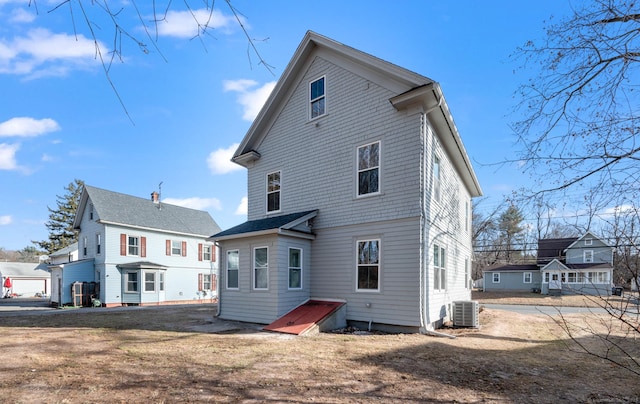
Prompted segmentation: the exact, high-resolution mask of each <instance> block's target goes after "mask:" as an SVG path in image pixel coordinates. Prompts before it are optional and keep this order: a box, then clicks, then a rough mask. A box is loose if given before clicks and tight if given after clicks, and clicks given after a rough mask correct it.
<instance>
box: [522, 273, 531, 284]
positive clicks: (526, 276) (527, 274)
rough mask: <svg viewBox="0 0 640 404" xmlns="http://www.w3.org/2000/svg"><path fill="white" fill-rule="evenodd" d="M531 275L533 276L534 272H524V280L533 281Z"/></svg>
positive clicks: (526, 281)
mask: <svg viewBox="0 0 640 404" xmlns="http://www.w3.org/2000/svg"><path fill="white" fill-rule="evenodd" d="M531 277H532V273H531V272H525V273H523V274H522V281H523V282H524V283H531Z"/></svg>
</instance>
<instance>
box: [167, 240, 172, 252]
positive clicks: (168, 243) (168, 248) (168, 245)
mask: <svg viewBox="0 0 640 404" xmlns="http://www.w3.org/2000/svg"><path fill="white" fill-rule="evenodd" d="M167 255H171V240H167Z"/></svg>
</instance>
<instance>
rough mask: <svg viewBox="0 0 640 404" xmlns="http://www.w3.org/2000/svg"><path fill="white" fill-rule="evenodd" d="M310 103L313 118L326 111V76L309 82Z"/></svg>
mask: <svg viewBox="0 0 640 404" xmlns="http://www.w3.org/2000/svg"><path fill="white" fill-rule="evenodd" d="M309 103H310V109H311V111H310V115H311V119H313V118H317V117H319V116H322V115H324V114H325V112H326V108H325V107H326V105H325V79H324V77H321V78H319V79H318V80H315V81H312V82H311V83H310V84H309Z"/></svg>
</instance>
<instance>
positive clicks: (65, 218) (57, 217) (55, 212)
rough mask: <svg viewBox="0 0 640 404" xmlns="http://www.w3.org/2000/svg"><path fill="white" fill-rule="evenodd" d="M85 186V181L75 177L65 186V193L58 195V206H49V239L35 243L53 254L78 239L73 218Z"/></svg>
mask: <svg viewBox="0 0 640 404" xmlns="http://www.w3.org/2000/svg"><path fill="white" fill-rule="evenodd" d="M83 188H84V181H81V180H78V179H75V180H74V181H73V182H71V183H69V185H67V186H66V187H65V188H64V189H65V191H66V193H65V194H64V195H62V196H60V195H56V199H57V205H58V207H57V208H56V209H51V208H50V207H48V206H47V209H49V221H48V222H47V224H46V226H47V229H49V239H48V240H42V241H33V243H34V244H36V245H37V246H38V247H40V248H41V249H43V250H45V251H46V252H47V253H49V254H52V253H54V252H56V251H58V250H60V249H62V248H65V247H67V246H69V245H71V244H73V243H75V242H76V241H78V233H77V232H76V231H75V230H74V229H73V220H74V219H75V215H76V210H77V209H78V203H79V202H80V195H82V190H83Z"/></svg>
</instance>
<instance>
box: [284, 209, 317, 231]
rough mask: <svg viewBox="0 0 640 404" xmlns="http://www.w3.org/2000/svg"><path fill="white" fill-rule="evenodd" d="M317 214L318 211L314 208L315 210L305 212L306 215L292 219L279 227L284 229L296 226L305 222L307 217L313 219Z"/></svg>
mask: <svg viewBox="0 0 640 404" xmlns="http://www.w3.org/2000/svg"><path fill="white" fill-rule="evenodd" d="M317 215H318V211H317V210H315V211H313V212H311V213H308V214H306V215H304V216H302V217H299V218H297V219H296V220H292V221H290V222H289V223H286V224H284V225H282V226H280V228H281V229H284V230H289V229H292V228H294V227H296V226H297V225H299V224H301V223H304V222H306V221H307V220H309V219H313V218H314V217H316V216H317Z"/></svg>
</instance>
